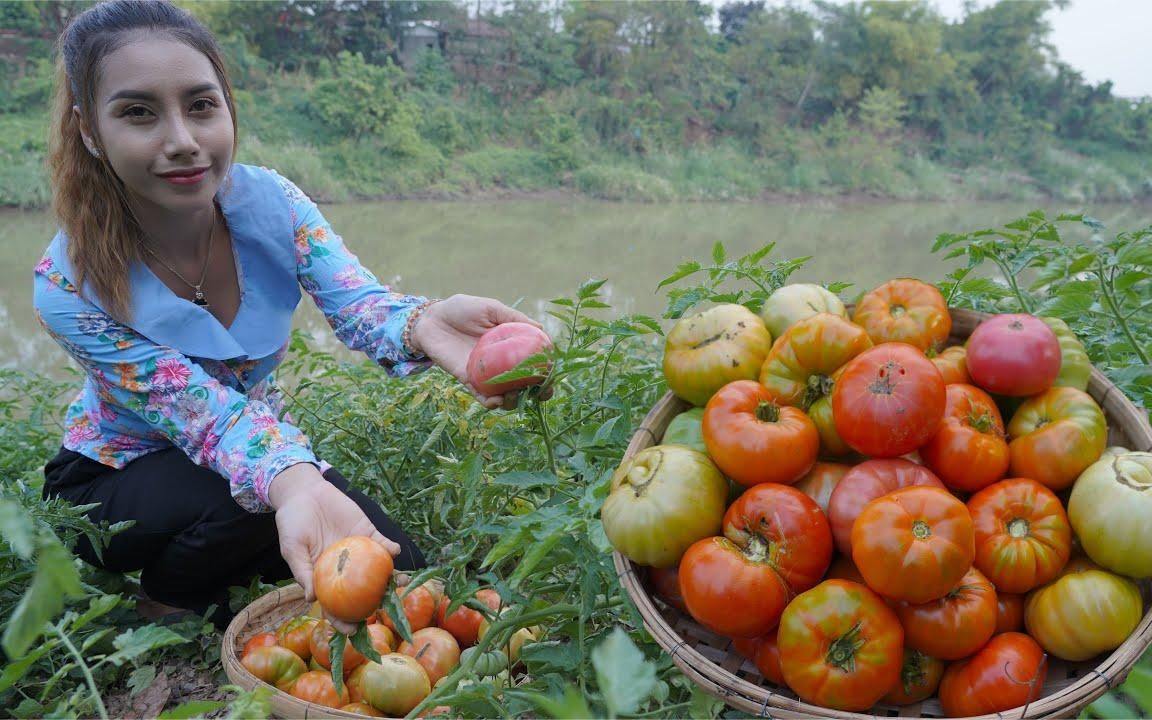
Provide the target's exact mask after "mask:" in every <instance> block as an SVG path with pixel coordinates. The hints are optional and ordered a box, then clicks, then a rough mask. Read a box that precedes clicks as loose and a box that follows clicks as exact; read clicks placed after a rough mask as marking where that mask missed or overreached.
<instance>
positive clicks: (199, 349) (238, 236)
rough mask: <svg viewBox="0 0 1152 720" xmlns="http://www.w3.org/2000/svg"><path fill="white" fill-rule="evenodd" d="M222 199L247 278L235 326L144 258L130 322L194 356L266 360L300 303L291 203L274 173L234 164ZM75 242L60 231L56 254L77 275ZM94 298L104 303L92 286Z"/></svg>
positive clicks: (136, 268)
mask: <svg viewBox="0 0 1152 720" xmlns="http://www.w3.org/2000/svg"><path fill="white" fill-rule="evenodd" d="M216 199H217V202H218V203H219V205H220V209H221V211H222V212H223V214H224V220H225V222H226V223H227V224H228V229H229V231H231V234H232V246H233V248H235V257H236V275H237V277H238V278H239V281H240V308H239V310H238V311H237V313H236V318H235V319H234V320H233V321H232V326H231V327H229V328H226V327H224V326H223V325H222V324H220V321H219V320H217V319H216V318H215V317H214V316H213V315H212V314H211V313H210V312H208V311H207V310H205V309H204V308H202V307H199V306H198V305H196V304H194V303H192V302H189V301H187V300H184V299H183V298H180V297H178V296H177V295H176V294H175V293H173V292H172V290H171V289H170V288H169V287H168V286H167V285H165V284H164V283H163V281H161V280H160V279H159V278H158V277H156V275H155V274H154V273H153V272H152V270H151V269H150V268H149V267H148V266H147V265H146V264H145V263H143V262H136V263H133V264H132V267H131V268H129V278H130V280H131V283H132V322H131V323H129V327H131V328H132V329H133V330H135V331H136V332H138V333H140V334H141V335H143V336H144V337H147V338H148V339H149V340H152V341H153V342H155V343H157V344H159V345H166V346H168V347H171V348H173V349H175V350H178V351H179V352H181V353H183V354H184V355H187V356H188V357H195V358H205V359H210V360H233V359H236V360H248V359H260V358H264V357H267V356H269V355H271V354H273V353H274V352H276V351H277V350H279V349H280V348H281V347H282V346H283V345H284V343H285V342H287V340H288V336H289V333H290V331H291V326H292V313H293V312H294V311H295V309H296V305H297V304H298V303H299V301H300V286H299V282H298V280H297V276H296V251H295V244H294V230H293V227H292V213H291V207H290V205H289V203H288V198H287V197H286V196H285V194H284V191H283V188H282V187H281V186H280V184H279V183H278V182H277V181H276V179H275V178H273V177H272V175H271V174H269V173H268V172H267V171H265V170H263V169H261V168H255V167H252V166H248V165H233V166H232V169H231V171H230V172H229V178H228V180H227V181H226V182H225V184H224V186H223V187H222V188H221V189H220V191H219V192H218V193H217V195H216ZM67 245H68V238H67V236H66V235H65V234H64V233H63V232H59V233H57V234H56V237H55V238H54V239H53V240H52V244H51V246H50V247H49V248H48V255H49V257H51V259H52V262H53V263H54V264H55V265H56V267H57V268H59V269H60V271H61V272H62V273H63V274H64V276H65V277H67V278H68V279H69V280H73V281H74V280H75V277H76V276H75V274H73V272H72V265H71V263H70V262H68V249H67ZM86 297H87V299H88V301H89V302H91V303H93V304H94V305H96V306H97V307H99V308H100V309H101V310H103V309H104V308H103V306H102V305H101V303H100V301H99V300H98V299H97V298H95V297H92V293H91V292H88V293H86Z"/></svg>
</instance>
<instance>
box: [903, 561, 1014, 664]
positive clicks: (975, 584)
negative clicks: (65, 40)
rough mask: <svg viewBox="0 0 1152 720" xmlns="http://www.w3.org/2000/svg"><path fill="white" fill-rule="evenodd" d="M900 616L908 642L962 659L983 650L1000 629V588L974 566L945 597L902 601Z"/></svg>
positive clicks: (932, 653) (943, 656) (916, 647)
mask: <svg viewBox="0 0 1152 720" xmlns="http://www.w3.org/2000/svg"><path fill="white" fill-rule="evenodd" d="M896 616H897V617H899V618H900V624H901V625H902V626H903V627H904V645H905V646H907V647H909V648H912V649H913V650H919V651H920V652H922V653H925V654H926V655H928V656H930V657H934V658H940V659H941V660H959V659H960V658H964V657H968V656H969V655H971V654H972V653H974V652H976V651H977V650H979V649H980V648H981V647H982V646H983V645H984V643H986V642H988V638H990V637H992V633H993V632H995V630H996V589H995V588H994V587H992V583H991V582H989V581H988V578H986V577H984V575H983V574H982V573H981V572H980V571H979V570H977V569H976V568H971V569H969V570H968V572H967V573H965V575H964V577H963V579H961V580H960V582H959V583H957V584H956V586H955V587H953V588H952V589H951V590H949V591H948V593H947V594H946V595H944V597H941V598H937V599H935V600H929V601H928V602H926V603H922V604H919V605H913V604H908V603H902V604H900V605H899V606H897V607H896Z"/></svg>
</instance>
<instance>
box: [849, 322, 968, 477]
mask: <svg viewBox="0 0 1152 720" xmlns="http://www.w3.org/2000/svg"><path fill="white" fill-rule="evenodd" d="M945 400H946V394H945V391H944V379H943V378H942V377H940V371H939V370H937V369H936V366H935V365H933V364H932V361H931V360H929V359H928V358H927V357H925V356H924V353H923V352H921V351H920V350H917V349H916V348H915V347H912V346H911V345H907V344H904V343H884V344H882V345H877V346H876V347H874V348H872V349H871V350H865V351H864V352H862V353H860V354H859V355H857V356H856V357H855V358H853V359H852V360H850V361H848V364H847V365H845V366H844V369H843V370H842V371H841V374H840V377H839V378H838V379H837V380H836V386H835V387H834V388H833V390H832V414H833V417H834V418H835V421H836V431H837V432H838V433H839V434H840V437H841V438H842V439H843V440H844V442H845V443H847V444H848V446H849V447H851V448H852V449H854V450H856V451H858V452H860V453H863V454H865V455H870V456H872V457H899V456H901V455H904V454H905V453H909V452H912V451H913V450H915V449H916V448H918V447H920V446H921V445H923V444H924V443H925V442H927V441H928V439H929V438H931V437H932V435H934V434H935V433H936V430H937V428H938V427H939V425H940V420H941V419H942V418H943V417H944V405H945Z"/></svg>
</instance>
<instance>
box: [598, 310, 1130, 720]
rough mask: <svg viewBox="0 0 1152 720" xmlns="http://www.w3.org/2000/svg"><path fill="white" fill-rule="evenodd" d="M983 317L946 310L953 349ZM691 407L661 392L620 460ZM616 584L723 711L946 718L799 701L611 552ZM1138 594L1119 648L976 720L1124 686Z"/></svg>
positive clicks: (1067, 666) (925, 711)
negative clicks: (1024, 700) (1023, 701)
mask: <svg viewBox="0 0 1152 720" xmlns="http://www.w3.org/2000/svg"><path fill="white" fill-rule="evenodd" d="M986 317H989V316H988V315H987V314H985V313H979V312H974V311H971V310H960V309H953V310H952V338H951V340H952V344H960V343H962V342H963V341H964V340H965V339H966V338H967V337H968V336H969V335H970V334H971V333H972V331H973V330H974V329H975V328H976V326H977V325H979V324H980V322H981V320H983V319H984V318H986ZM1088 393H1089V394H1090V395H1091V396H1092V397H1093V398H1095V400H1096V402H1097V403H1099V404H1100V407H1101V408H1102V409H1103V410H1104V414H1105V416H1106V417H1107V419H1108V427H1109V431H1108V444H1109V445H1120V446H1123V447H1126V448H1128V449H1130V450H1143V451H1152V428H1150V427H1149V425H1148V418H1147V415H1145V413H1144V412H1143V411H1141V410H1140V409H1139V408H1137V407H1136V406H1135V405H1134V404H1133V403H1132V401H1130V400H1129V399H1128V398H1127V397H1126V396H1125V395H1124V393H1123V392H1122V391H1120V390H1119V389H1118V388H1117V387H1116V386H1115V385H1113V384H1112V383H1111V382H1110V381H1109V380H1108V379H1107V378H1106V377H1105V376H1104V375H1103V373H1101V372H1100V371H1099V370H1097V369H1095V368H1093V369H1092V376H1091V379H1090V380H1089V384H1088ZM689 407H690V406H689V405H688V404H687V403H686V402H684V401H683V400H680V399H679V398H677V397H676V396H674V395H672V393H668V394H666V395H665V396H664V397H663V398H662V399H661V400H660V401H659V402H658V403H657V404H656V405H655V406H654V407H653V408H652V410H651V411H650V412H649V413H648V415H647V417H645V418H644V422H643V423H642V424H641V426H640V428H639V429H638V430H637V431H636V433H635V434H634V435H633V436H632V442H631V443H630V444H629V445H628V449H627V450H626V451H625V454H624V457H626V458H627V457H631V456H633V455H635V454H636V453H638V452H640V451H641V450H643V449H644V448H646V447H649V446H652V445H656V444H658V443H659V442H660V439H661V438H662V437H663V434H664V430H665V428H667V427H668V423H669V422H671V421H672V418H674V417H675V416H676V415H678V414H679V413H681V412H683V411H684V410H686V409H688V408H689ZM613 560H614V563H615V566H616V572H617V574H618V575H619V577H620V583H621V585H623V587H624V589H625V591H626V592H627V593H628V595H629V596H630V597H631V599H632V601H633V602H634V603H635V605H636V607H637V609H638V610H639V611H640V615H641V617H642V618H643V620H644V626H645V628H646V629H647V630H648V632H649V633H650V634H651V635H652V637H653V639H655V640H656V642H657V643H658V644H659V645H660V646H661V647H662V648H664V650H665V651H667V652H668V653H669V654H670V655H671V656H672V661H673V662H675V663H676V665H677V666H678V667H679V668H680V669H681V670H682V671H683V672H684V674H685V675H687V676H688V677H689V678H690V679H691V680H692V681H693V682H695V683H696V684H697V685H699V686H700V687H701V689H703V690H704V691H705V692H707V693H709V694H710V695H713V696H714V697H717V698H719V699H720V700H723V701H724V702H725V703H726V704H728V705H729V706H731V707H733V708H735V709H737V710H741V711H743V712H747V713H751V714H753V715H756V716H758V717H772V718H813V717H817V718H841V719H844V720H848V719H853V720H854V719H858V718H859V719H862V718H872V717H877V716H879V717H946V716H945V715H944V713H943V710H942V709H941V707H940V703H939V701H938V700H936V698H935V697H933V698H930V699H928V700H925V701H924V702H921V703H916V704H913V705H905V706H900V707H897V706H889V705H877V706H875V707H873V708H871V710H870V711H869V712H868V714H860V713H851V712H842V711H838V710H831V709H828V708H824V707H820V706H818V705H811V704H809V703H806V702H803V701H801V700H799V699H798V698H797V696H796V694H795V693H793V692H792V691H791V690H789V689H788V688H787V687H782V686H777V685H774V684H772V683H770V682H769V681H767V680H765V679H764V678H763V677H762V676H761V675H760V673H759V671H757V670H756V667H755V666H754V665H753V664H752V663H751V662H750V661H748V660H746V659H745V658H744V657H743V656H741V655H740V653H739V652H737V650H736V649H735V648H734V647H732V642H731V640H729V639H728V638H726V637H724V636H721V635H718V634H716V633H714V632H712V631H710V630H708V629H706V628H704V627H703V626H702V625H700V624H699V623H697V622H696V621H695V620H693V619H692V618H691V617H689V616H687V615H685V614H684V613H681V612H680V611H678V610H676V609H674V608H672V607H669V606H667V605H665V604H664V603H663V602H661V601H659V600H656V599H655V598H654V597H653V596H652V595H651V594H650V593H649V590H648V588H647V587H646V586H645V578H644V569H643V568H642V567H641V566H639V565H635V564H634V563H632V562H631V561H630V560H628V559H627V558H626V557H624V556H623V555H621V554H620V553H618V552H617V553H614V554H613ZM1140 585H1141V590H1142V593H1143V596H1144V617H1143V619H1142V620H1141V621H1140V624H1139V625H1137V627H1136V629H1135V630H1134V631H1133V632H1132V634H1131V635H1130V636H1129V637H1128V639H1127V640H1126V641H1125V642H1124V644H1122V645H1121V646H1120V647H1119V648H1117V649H1116V650H1114V651H1113V652H1111V653H1108V654H1105V655H1101V656H1100V657H1097V658H1094V659H1092V660H1088V661H1085V662H1077V663H1073V662H1065V661H1063V660H1060V659H1057V658H1053V657H1049V659H1048V676H1047V681H1046V682H1045V683H1044V687H1043V689H1042V691H1041V695H1040V698H1039V699H1037V700H1036V701H1035V702H1032V703H1030V704H1028V705H1024V706H1021V707H1018V708H1014V709H1012V710H1008V711H1005V712H1001V713H997V714H995V715H983V716H980V720H1008V719H1011V718H1067V717H1073V718H1074V717H1076V716H1077V715H1078V714H1079V712H1080V710H1082V709H1083V708H1084V707H1085V706H1087V705H1088V704H1089V703H1091V702H1092V701H1093V700H1095V699H1096V698H1098V697H1100V696H1101V695H1103V694H1104V693H1105V692H1107V691H1108V689H1109V688H1114V687H1116V686H1117V685H1119V684H1120V683H1121V682H1123V681H1124V678H1125V677H1127V675H1128V671H1129V670H1131V669H1132V666H1133V665H1134V664H1135V662H1136V661H1137V660H1138V659H1139V658H1140V656H1141V655H1142V654H1143V653H1144V651H1145V650H1146V649H1147V648H1148V646H1149V644H1150V643H1152V601H1150V598H1152V593H1150V588H1149V583H1148V582H1147V581H1144V582H1142V583H1140Z"/></svg>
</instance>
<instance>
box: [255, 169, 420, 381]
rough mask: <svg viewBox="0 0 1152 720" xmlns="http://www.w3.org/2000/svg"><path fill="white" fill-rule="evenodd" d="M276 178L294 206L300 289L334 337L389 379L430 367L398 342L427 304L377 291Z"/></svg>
mask: <svg viewBox="0 0 1152 720" xmlns="http://www.w3.org/2000/svg"><path fill="white" fill-rule="evenodd" d="M275 177H276V179H277V181H278V182H279V183H280V185H281V187H283V189H284V193H285V195H287V197H288V201H289V203H290V204H291V206H292V226H293V229H294V231H295V233H296V269H297V274H298V275H299V278H300V285H301V287H303V288H304V290H305V291H306V292H307V293H308V294H309V295H311V296H312V299H313V301H315V303H316V306H317V307H319V308H320V311H321V312H323V313H324V317H325V318H327V320H328V324H329V325H331V326H332V329H333V331H335V333H336V337H338V338H340V340H341V342H343V343H344V344H345V345H347V346H348V347H350V348H352V349H353V350H359V351H362V352H364V353H365V354H367V355H368V356H369V357H371V358H372V359H373V360H375V361H376V362H377V363H378V364H379V365H380V366H381V367H383V368H384V369H385V370H387V371H388V373H389V374H390V375H393V376H397V377H399V376H404V375H409V374H411V373H413V372H418V371H421V370H426V369H427V368H429V367H431V362H430V361H429V360H427V358H425V357H424V356H422V355H412V354H410V353H408V352H407V351H406V350H405V348H404V346H403V342H402V338H401V336H402V333H403V331H404V324H405V323H406V322H407V320H408V316H409V315H410V314H411V312H412V310H413V309H414V308H415V307H416V306H417V305H419V304H420V303H422V302H425V300H426V299H427V298H424V297H421V296H419V295H404V294H401V293H395V292H392V291H391V290H389V288H387V287H385V286H383V285H381V284H380V281H379V280H377V279H376V276H375V275H373V274H372V273H371V271H369V270H368V269H367V268H365V267H364V266H363V265H361V264H360V261H359V259H358V258H357V257H356V256H355V255H354V254H352V252H351V251H350V250H349V249H348V248H347V247H346V246H345V245H344V241H343V239H341V237H340V236H339V235H337V234H336V233H334V232H333V231H332V228H331V227H330V226H329V225H328V221H327V220H325V219H324V216H323V215H322V214H321V213H320V210H319V209H318V208H317V207H316V204H315V203H314V202H312V200H311V199H309V198H308V196H307V195H305V194H304V192H303V191H302V190H300V188H298V187H296V185H295V184H293V183H292V182H291V181H289V180H287V179H285V178H283V177H281V176H279V175H276V176H275Z"/></svg>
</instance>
